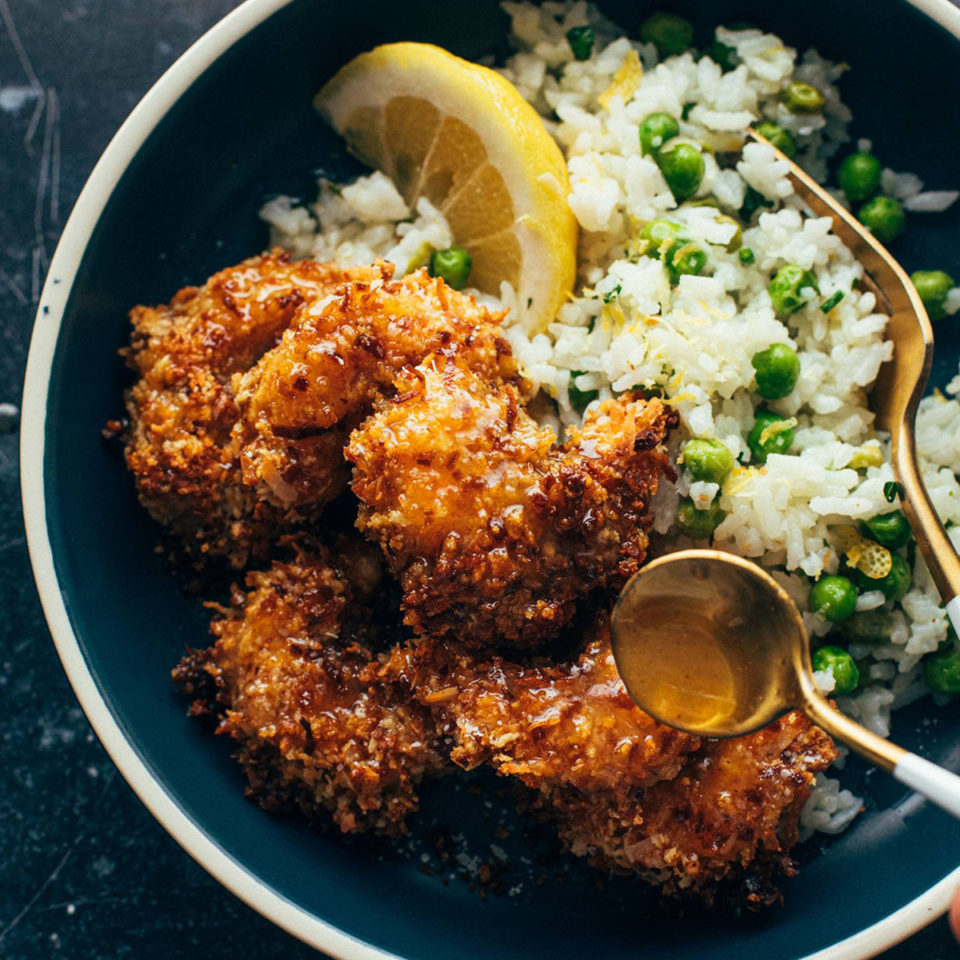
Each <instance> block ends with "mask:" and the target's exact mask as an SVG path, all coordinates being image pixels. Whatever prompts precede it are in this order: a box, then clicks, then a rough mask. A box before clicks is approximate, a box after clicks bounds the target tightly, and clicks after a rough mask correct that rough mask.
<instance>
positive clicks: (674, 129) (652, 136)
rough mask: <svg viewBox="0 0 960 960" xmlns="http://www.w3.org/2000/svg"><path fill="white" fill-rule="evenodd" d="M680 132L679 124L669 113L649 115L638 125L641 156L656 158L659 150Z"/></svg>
mask: <svg viewBox="0 0 960 960" xmlns="http://www.w3.org/2000/svg"><path fill="white" fill-rule="evenodd" d="M679 132H680V124H679V123H677V119H676V117H674V116H671V115H670V114H669V113H662V112H661V113H651V114H650V116H648V117H644V118H643V122H642V123H641V124H640V150H641V152H642V153H643V155H644V156H645V157H646V156H650V155H652V156H656V155H657V153H658V152H659V151H660V148H661V147H662V146H663V145H664V144H665V143H666V142H667V141H668V140H671V139H672V138H673V137H675V136H676V135H677V134H678V133H679Z"/></svg>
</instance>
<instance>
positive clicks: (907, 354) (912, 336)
mask: <svg viewBox="0 0 960 960" xmlns="http://www.w3.org/2000/svg"><path fill="white" fill-rule="evenodd" d="M748 135H749V137H750V138H752V139H753V140H756V141H757V142H759V143H764V144H766V145H767V146H769V147H771V149H773V151H774V152H775V153H776V155H777V159H778V160H784V161H786V162H787V163H789V164H790V174H789V176H790V181H791V183H792V185H793V188H794V191H795V192H796V194H797V196H798V197H800V199H801V200H803V202H804V203H805V204H806V205H807V206H808V207H810V209H811V210H812V211H813V212H814V213H816V214H817V215H818V216H821V217H830V219H831V220H833V233H834V235H835V236H837V237H839V238H840V240H842V241H843V243H844V244H845V245H846V247H847V248H848V249H849V250H850V252H851V253H852V254H853V255H854V257H855V258H856V259H857V260H858V261H859V262H860V263H861V264H862V266H863V269H864V277H863V285H864V287H866V289H868V290H870V291H871V292H872V293H873V294H874V295H875V296H876V298H877V305H878V307H879V309H880V310H881V311H882V312H883V313H885V314H887V316H889V317H890V320H889V322H888V323H887V336H888V337H889V338H890V340H892V341H893V358H892V359H891V360H889V361H887V363H885V364H883V366H882V367H881V368H880V374H879V376H878V377H877V382H876V384H875V385H874V387H873V392H872V393H871V395H870V405H871V408H872V409H873V412H874V413H875V414H876V424H877V426H878V427H879V428H880V429H881V430H886V431H888V432H889V434H890V446H891V452H892V459H893V471H894V474H895V476H896V477H897V479H898V480H899V481H900V487H901V492H900V502H901V506H902V507H903V512H904V514H905V515H906V518H907V521H908V522H909V524H910V527H911V529H912V530H913V535H914V537H916V540H917V546H918V547H919V549H920V553H921V555H922V556H923V559H924V562H925V563H926V565H927V569H928V570H929V571H930V575H931V576H932V577H933V582H934V583H935V584H936V585H937V590H939V592H940V596H941V597H942V598H943V602H944V604H945V605H946V608H947V615H948V616H949V618H950V622H951V623H952V624H953V627H954V630H956V631H957V633H958V634H960V556H958V555H957V552H956V550H955V549H954V547H953V544H952V543H951V542H950V539H949V537H948V536H947V532H946V530H945V529H944V527H943V524H942V523H941V522H940V518H939V517H938V516H937V513H936V511H935V510H934V509H933V504H932V503H931V502H930V497H929V496H928V494H927V491H926V488H925V487H924V485H923V480H922V479H921V478H920V471H919V470H918V468H917V448H916V441H915V438H914V421H915V420H916V417H917V404H919V403H920V398H921V397H922V396H923V391H924V389H925V388H926V385H927V378H928V377H929V376H930V366H931V364H932V363H933V329H932V328H931V326H930V319H929V318H928V317H927V311H926V309H925V308H924V306H923V302H922V301H921V300H920V297H919V295H918V294H917V291H916V288H915V287H914V286H913V283H912V281H911V280H910V278H909V277H908V276H907V274H906V272H905V271H904V269H903V267H901V266H900V264H899V263H897V261H896V260H894V259H893V257H892V256H891V255H890V253H889V252H888V251H887V249H886V248H885V247H884V246H883V244H881V243H880V242H879V241H878V240H877V238H876V237H874V235H873V234H872V233H870V231H869V230H867V229H866V227H864V226H863V224H862V223H860V221H859V220H857V219H856V217H854V216H853V215H852V214H851V213H850V212H849V211H848V210H846V209H845V208H844V207H842V206H841V205H840V204H839V203H838V202H837V201H836V200H835V199H834V198H833V197H832V196H831V195H830V194H829V193H827V191H826V190H824V189H823V187H821V186H820V184H818V183H817V182H816V181H815V180H813V179H812V178H811V177H809V176H808V175H807V174H806V173H804V172H803V170H801V169H800V167H798V166H797V165H796V164H795V163H794V162H793V161H792V160H790V159H789V157H786V156H784V155H783V154H782V153H781V152H780V151H779V150H777V148H776V147H774V146H773V144H772V143H770V141H769V140H767V139H765V138H764V137H762V136H760V134H758V133H757V132H756V131H755V130H753V129H751V130H749V131H748Z"/></svg>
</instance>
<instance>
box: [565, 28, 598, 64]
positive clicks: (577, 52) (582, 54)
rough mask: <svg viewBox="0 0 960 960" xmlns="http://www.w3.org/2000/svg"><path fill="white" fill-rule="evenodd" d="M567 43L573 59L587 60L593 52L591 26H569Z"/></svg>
mask: <svg viewBox="0 0 960 960" xmlns="http://www.w3.org/2000/svg"><path fill="white" fill-rule="evenodd" d="M567 43H569V44H570V50H571V51H572V53H573V56H574V59H575V60H589V59H590V54H591V53H593V27H571V28H570V29H569V30H568V31H567Z"/></svg>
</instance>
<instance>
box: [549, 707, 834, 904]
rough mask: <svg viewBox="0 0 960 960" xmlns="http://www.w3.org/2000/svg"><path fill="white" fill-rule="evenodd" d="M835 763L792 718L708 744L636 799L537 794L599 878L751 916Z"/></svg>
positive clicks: (824, 743) (825, 743)
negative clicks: (624, 879)
mask: <svg viewBox="0 0 960 960" xmlns="http://www.w3.org/2000/svg"><path fill="white" fill-rule="evenodd" d="M836 756H837V751H836V747H835V746H834V744H833V741H832V740H831V739H830V738H829V737H828V736H827V735H826V734H825V733H824V732H823V731H822V730H820V729H819V728H817V727H814V726H813V725H812V724H811V723H810V721H809V720H808V719H807V718H806V717H805V716H804V715H803V714H802V713H800V712H799V711H795V712H793V713H789V714H787V715H786V716H784V717H781V718H780V719H779V720H777V721H776V722H775V723H773V724H771V725H770V726H769V727H766V728H765V729H763V730H759V731H758V732H757V733H753V734H750V735H749V736H746V737H741V738H738V739H734V740H707V741H704V743H703V745H702V747H701V748H700V749H699V750H698V751H696V752H695V753H693V754H691V756H690V758H689V759H688V761H687V763H686V765H685V766H684V767H683V768H682V769H681V770H680V772H679V774H678V775H677V776H676V778H675V779H673V780H663V781H661V782H660V783H657V784H655V785H653V786H652V787H650V788H649V789H648V790H646V791H643V792H640V793H638V794H636V795H632V796H631V794H630V792H629V791H628V790H627V789H625V787H626V785H624V788H621V789H619V790H616V791H606V792H604V791H600V792H597V793H593V794H587V793H574V792H572V791H558V792H555V793H552V794H549V793H546V792H544V793H542V794H541V797H540V798H539V801H538V803H539V805H540V807H541V809H543V810H544V811H546V812H547V813H548V814H549V815H551V816H552V817H554V818H555V819H556V820H557V821H558V824H559V828H560V836H561V837H562V839H563V840H564V842H565V843H566V845H567V846H568V847H569V848H570V850H571V851H572V852H573V853H575V854H578V855H580V856H585V857H587V858H589V860H590V862H591V863H592V864H593V865H594V866H596V867H598V868H600V869H602V870H615V871H629V872H633V873H638V874H639V875H640V876H642V877H644V879H646V880H648V881H649V882H651V883H654V884H658V885H660V886H661V888H662V889H663V891H664V892H665V893H667V894H669V895H674V896H695V897H697V898H699V899H701V900H704V901H706V902H707V903H715V902H725V903H729V904H730V905H732V906H735V907H746V908H747V909H758V908H760V907H763V906H766V905H769V904H770V903H772V902H775V901H776V900H778V899H779V892H778V890H777V888H776V881H777V877H778V876H779V875H781V874H787V875H792V873H793V863H792V861H791V860H790V857H789V851H790V849H791V847H793V846H794V844H796V842H797V840H798V831H797V821H798V819H799V816H800V811H801V810H802V809H803V805H804V804H805V803H806V801H807V799H808V797H809V796H810V791H811V790H812V789H813V786H814V782H815V780H816V775H817V773H818V772H819V771H821V770H825V769H826V768H827V767H828V766H829V765H830V764H831V763H832V762H833V761H834V760H835V759H836Z"/></svg>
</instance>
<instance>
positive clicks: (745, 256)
mask: <svg viewBox="0 0 960 960" xmlns="http://www.w3.org/2000/svg"><path fill="white" fill-rule="evenodd" d="M738 256H739V258H740V262H741V263H742V264H750V263H753V261H754V260H755V259H756V258H755V257H754V255H753V251H752V250H751V249H750V248H749V247H741V248H740V253H739V254H738Z"/></svg>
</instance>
